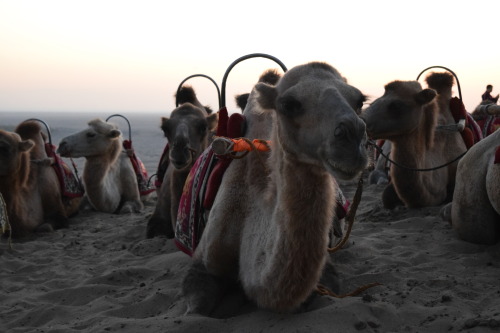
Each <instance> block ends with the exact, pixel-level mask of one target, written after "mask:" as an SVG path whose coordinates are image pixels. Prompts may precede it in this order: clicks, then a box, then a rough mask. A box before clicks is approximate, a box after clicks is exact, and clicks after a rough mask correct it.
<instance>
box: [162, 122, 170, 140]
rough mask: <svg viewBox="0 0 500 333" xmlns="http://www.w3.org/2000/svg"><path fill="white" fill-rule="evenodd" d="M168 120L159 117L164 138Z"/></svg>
mask: <svg viewBox="0 0 500 333" xmlns="http://www.w3.org/2000/svg"><path fill="white" fill-rule="evenodd" d="M169 119H170V118H166V117H161V126H160V128H161V130H162V131H163V134H164V135H165V137H166V136H167V128H168V125H167V124H168V121H169Z"/></svg>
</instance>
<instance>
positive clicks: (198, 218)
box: [174, 108, 350, 256]
mask: <svg viewBox="0 0 500 333" xmlns="http://www.w3.org/2000/svg"><path fill="white" fill-rule="evenodd" d="M243 127H244V117H243V116H242V115H241V114H233V115H231V117H228V115H227V110H226V109H225V108H223V109H221V110H220V111H219V125H218V128H217V136H226V137H230V138H236V137H241V136H242V134H243ZM231 161H232V160H231V159H230V158H226V157H224V156H218V155H216V154H215V153H214V152H213V150H212V148H211V147H208V148H207V149H206V150H205V151H204V152H203V153H202V154H201V155H200V156H199V157H198V159H197V160H196V162H195V164H194V165H193V167H192V168H191V171H190V172H189V175H188V177H187V179H186V182H185V183H184V189H183V193H182V196H181V199H180V202H179V210H178V211H177V221H176V227H175V230H174V231H175V239H174V241H175V244H176V246H177V248H179V250H181V251H183V252H184V253H186V254H188V255H190V256H192V255H193V253H194V251H195V250H196V247H197V245H198V243H199V241H200V239H201V236H202V234H203V230H204V229H205V226H206V224H207V218H208V216H206V212H207V211H208V210H209V209H210V208H212V204H213V202H214V200H215V196H216V194H217V190H218V189H219V186H220V184H221V182H222V178H223V176H224V172H225V171H226V169H227V168H228V167H229V165H230V163H231ZM337 189H338V191H337V208H336V214H337V218H339V219H342V218H344V217H345V216H346V214H347V211H348V209H349V205H350V202H349V201H348V200H347V199H346V198H345V196H344V195H343V193H342V191H341V190H340V188H339V187H338V186H337Z"/></svg>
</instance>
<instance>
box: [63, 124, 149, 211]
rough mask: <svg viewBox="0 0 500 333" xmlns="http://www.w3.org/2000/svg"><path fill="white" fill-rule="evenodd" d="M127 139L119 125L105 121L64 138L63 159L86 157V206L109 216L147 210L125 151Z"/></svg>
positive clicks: (84, 180)
mask: <svg viewBox="0 0 500 333" xmlns="http://www.w3.org/2000/svg"><path fill="white" fill-rule="evenodd" d="M122 145H123V139H122V134H121V132H120V130H118V127H117V126H116V125H115V124H112V123H107V122H105V121H103V120H101V119H94V120H91V121H90V122H89V123H88V128H86V129H84V130H83V131H80V132H78V133H75V134H72V135H70V136H67V137H65V138H63V139H62V140H61V142H60V144H59V148H58V149H57V152H58V153H59V154H61V156H63V157H75V158H76V157H85V159H86V160H85V166H84V169H83V175H82V179H83V185H84V187H85V196H84V200H83V201H82V208H86V205H88V204H90V206H91V207H92V208H93V209H95V210H97V211H101V212H105V213H117V212H119V213H132V212H140V211H141V210H142V209H143V204H142V202H141V197H140V194H139V188H138V185H137V177H136V174H135V172H134V168H133V166H132V163H131V162H130V158H129V157H128V155H127V154H126V152H124V151H123V146H122Z"/></svg>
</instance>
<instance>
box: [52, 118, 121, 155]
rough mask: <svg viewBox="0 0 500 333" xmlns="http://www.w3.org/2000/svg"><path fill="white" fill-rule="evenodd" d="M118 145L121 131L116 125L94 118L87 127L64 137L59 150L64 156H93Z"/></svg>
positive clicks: (104, 153) (106, 151) (107, 151)
mask: <svg viewBox="0 0 500 333" xmlns="http://www.w3.org/2000/svg"><path fill="white" fill-rule="evenodd" d="M117 145H118V146H119V147H121V132H120V131H119V130H118V129H117V127H116V125H114V124H110V123H106V122H104V121H102V120H100V119H94V120H92V121H90V122H89V127H88V128H87V129H85V130H83V131H80V132H78V133H75V134H73V135H70V136H67V137H65V138H63V139H62V140H61V142H60V143H59V148H58V149H57V152H58V153H59V154H61V156H63V157H92V156H99V155H106V154H108V153H109V151H110V147H113V148H112V149H114V148H115V147H116V146H117Z"/></svg>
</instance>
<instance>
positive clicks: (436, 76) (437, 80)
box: [425, 72, 454, 94]
mask: <svg viewBox="0 0 500 333" xmlns="http://www.w3.org/2000/svg"><path fill="white" fill-rule="evenodd" d="M425 82H427V85H428V86H429V88H432V89H434V90H436V91H437V92H438V94H441V93H442V92H443V91H449V90H450V89H451V87H453V83H454V79H453V75H452V74H450V73H447V72H444V73H435V72H434V73H431V74H429V76H427V78H426V79H425Z"/></svg>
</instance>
